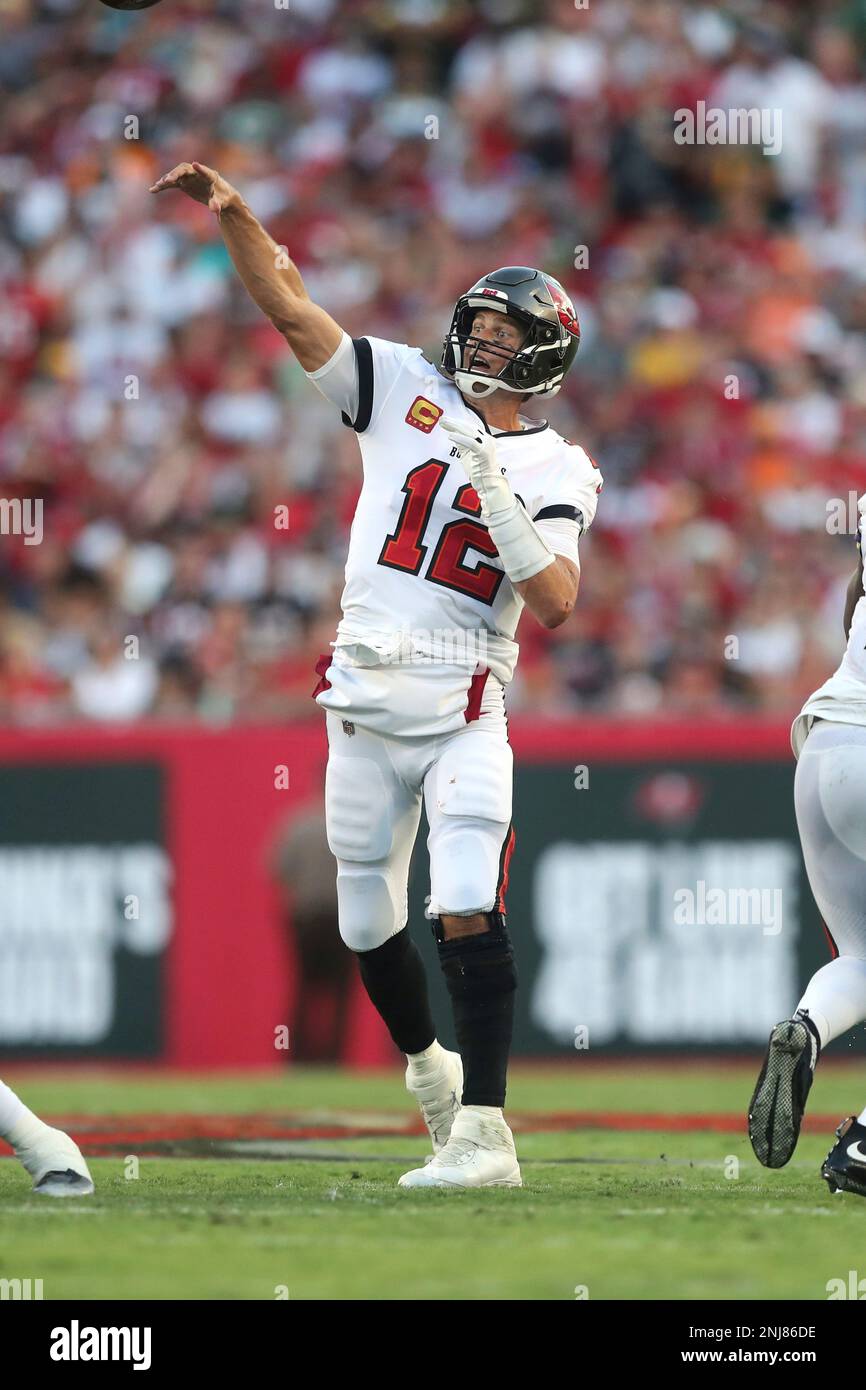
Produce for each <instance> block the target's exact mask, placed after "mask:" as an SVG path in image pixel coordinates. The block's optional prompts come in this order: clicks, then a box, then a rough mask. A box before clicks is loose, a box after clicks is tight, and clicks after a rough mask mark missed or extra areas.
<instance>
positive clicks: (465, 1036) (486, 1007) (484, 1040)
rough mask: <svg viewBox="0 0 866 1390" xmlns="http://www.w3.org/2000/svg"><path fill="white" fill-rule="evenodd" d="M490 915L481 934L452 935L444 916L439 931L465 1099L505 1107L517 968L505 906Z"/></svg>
mask: <svg viewBox="0 0 866 1390" xmlns="http://www.w3.org/2000/svg"><path fill="white" fill-rule="evenodd" d="M489 917H490V923H491V926H490V930H489V931H486V932H479V933H478V934H477V935H475V936H462V937H454V938H452V939H451V940H446V939H445V937H444V934H443V931H442V926H441V924H440V923H438V922H437V923H434V933H435V936H436V941H437V945H438V947H439V959H440V961H441V964H442V970H443V973H444V975H445V982H446V984H447V986H448V993H449V994H450V996H451V1004H452V1007H453V1009H454V1028H455V1032H456V1034H457V1047H458V1050H459V1052H460V1055H461V1056H462V1058H463V1104H464V1105H494V1106H499V1107H501V1106H503V1105H504V1104H505V1076H506V1071H507V1069H508V1054H509V1052H510V1051H511V1034H512V1029H513V1026H514V994H515V990H516V989H517V970H516V968H515V964H514V955H513V952H512V949H511V941H510V938H509V936H508V929H507V927H506V925H505V919H504V917H503V916H502V914H501V913H499V912H491V913H490V914H489Z"/></svg>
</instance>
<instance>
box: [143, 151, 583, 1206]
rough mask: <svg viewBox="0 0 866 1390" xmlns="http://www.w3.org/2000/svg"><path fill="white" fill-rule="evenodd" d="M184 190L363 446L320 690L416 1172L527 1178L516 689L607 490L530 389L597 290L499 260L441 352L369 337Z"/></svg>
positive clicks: (188, 170)
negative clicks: (521, 1147) (519, 1111)
mask: <svg viewBox="0 0 866 1390" xmlns="http://www.w3.org/2000/svg"><path fill="white" fill-rule="evenodd" d="M171 188H177V189H180V190H181V191H182V192H185V193H187V194H189V196H191V197H193V198H195V199H196V200H197V201H199V202H202V203H205V204H207V205H208V206H209V207H210V208H211V210H212V211H213V212H215V213H216V215H217V217H218V218H219V224H220V230H221V232H222V235H223V239H224V241H225V243H226V245H227V247H228V250H229V252H230V254H231V256H232V259H233V261H234V263H235V266H236V268H237V270H238V273H239V274H240V276H241V279H242V280H243V282H244V284H245V285H246V287H247V289H248V290H249V292H250V294H251V295H252V297H253V299H254V300H255V302H256V303H257V304H258V305H259V307H260V308H261V309H262V310H263V312H264V313H265V314H266V315H267V316H268V318H269V319H270V320H271V322H272V323H273V324H274V325H275V327H277V328H278V329H279V330H280V331H281V332H282V333H283V335H284V336H285V338H286V340H287V342H288V343H289V345H290V347H291V348H292V350H293V351H294V353H295V355H296V357H297V358H298V361H299V362H300V364H301V366H302V367H303V368H304V371H305V372H306V374H307V376H308V377H309V378H310V380H311V381H312V382H313V383H314V385H315V386H316V387H317V388H318V389H319V390H320V391H321V392H322V393H323V394H324V395H325V397H326V398H327V399H328V400H330V401H331V402H332V403H333V405H334V408H335V409H336V410H339V411H340V412H341V415H342V419H343V422H344V423H345V424H346V425H347V426H348V427H350V428H352V429H354V430H355V432H356V433H357V436H358V440H359V444H360V448H361V457H362V464H363V487H362V490H361V496H360V499H359V501H358V506H357V510H356V513H355V517H354V520H353V523H352V530H351V539H350V543H349V555H348V560H347V564H346V583H345V588H344V591H343V598H342V618H341V621H340V623H339V625H338V629H337V633H336V636H335V639H334V642H333V643H332V648H333V650H332V652H330V653H327V654H325V655H323V656H322V658H321V659H320V661H319V664H318V666H317V672H318V674H319V676H320V680H319V684H318V685H317V686H316V688H315V691H314V692H313V693H314V695H315V698H316V700H317V701H318V703H319V704H320V705H321V706H322V708H323V709H324V710H325V712H326V724H327V731H328V745H329V756H328V770H327V776H326V782H325V806H326V818H327V829H328V843H329V845H330V847H331V850H332V852H333V854H334V856H335V858H336V861H337V894H338V904H339V923H340V934H341V936H342V938H343V940H344V941H345V942H346V944H347V945H348V946H349V947H350V948H351V949H352V950H353V951H355V952H356V954H357V957H358V962H359V967H360V971H361V976H362V979H363V982H364V985H365V987H366V989H367V992H368V994H369V996H370V998H371V1000H372V1002H373V1003H374V1005H375V1007H376V1008H377V1009H378V1011H379V1013H380V1015H381V1017H382V1018H383V1020H384V1021H385V1023H386V1025H387V1027H388V1029H389V1031H390V1033H391V1036H392V1038H393V1039H394V1041H395V1043H396V1044H397V1046H398V1047H399V1048H400V1050H401V1051H402V1052H404V1053H405V1054H406V1057H407V1063H408V1065H407V1072H406V1084H407V1087H408V1089H409V1090H410V1092H412V1094H414V1095H415V1097H416V1098H417V1100H418V1102H419V1104H420V1107H421V1112H422V1115H423V1117H424V1120H425V1122H426V1124H427V1128H428V1130H429V1133H430V1136H431V1139H432V1143H433V1150H434V1154H433V1158H432V1160H431V1161H430V1162H429V1163H428V1164H427V1165H426V1166H425V1167H423V1168H418V1169H413V1170H412V1171H411V1172H409V1173H407V1174H404V1176H403V1177H402V1178H401V1179H400V1184H401V1186H404V1187H431V1186H438V1187H446V1188H448V1187H475V1186H519V1185H521V1176H520V1168H519V1165H518V1162H517V1157H516V1153H515V1149H514V1141H513V1138H512V1135H511V1131H510V1129H509V1127H508V1125H507V1124H506V1122H505V1119H504V1116H503V1105H504V1100H505V1080H506V1071H507V1065H508V1054H509V1050H510V1044H511V1032H512V1020H513V1011H514V992H515V990H516V987H517V976H516V970H515V964H514V957H513V951H512V946H511V940H510V937H509V934H508V928H507V925H506V919H505V890H506V887H507V882H508V874H509V867H510V860H511V855H512V850H513V847H514V831H513V829H512V825H511V794H512V793H511V784H512V754H511V748H510V746H509V743H508V732H507V723H506V719H505V709H504V698H503V697H504V690H505V687H506V686H507V685H508V683H509V681H510V680H511V679H512V676H513V674H514V668H515V663H516V661H517V653H518V647H517V643H516V641H515V633H516V629H517V624H518V620H519V618H520V615H521V612H522V610H523V608H524V606H526V607H528V608H529V610H530V612H531V613H532V615H533V616H534V617H535V619H536V620H537V621H539V622H541V623H542V624H543V625H544V626H546V627H556V626H558V625H559V624H560V623H562V622H563V621H565V619H566V618H567V617H568V615H569V614H570V613H571V611H572V609H573V607H574V603H575V599H576V597H577V590H578V584H579V577H580V566H579V556H578V545H579V540H580V536H581V535H582V533H583V532H584V531H585V530H586V528H587V527H588V526H589V525H590V523H591V522H592V519H593V517H594V515H595V509H596V505H597V500H598V494H599V492H600V490H601V475H600V473H599V471H598V468H597V466H596V465H595V463H594V462H593V460H592V459H591V458H590V457H589V456H588V455H587V454H586V453H585V452H584V450H583V449H581V448H580V447H579V446H578V445H575V444H572V443H570V442H569V441H568V440H565V439H563V438H562V437H561V436H560V435H558V434H557V433H556V432H555V431H554V430H552V429H551V428H550V426H549V425H548V424H547V422H546V421H541V422H538V421H533V420H531V419H528V418H526V417H524V416H523V415H521V413H520V407H521V405H522V404H523V403H524V402H525V401H526V400H528V399H530V398H531V397H533V396H542V397H548V398H550V397H552V396H554V395H555V394H556V392H557V391H558V390H559V388H560V385H561V383H562V380H563V377H564V376H565V373H566V372H567V371H568V370H569V368H570V366H571V365H572V362H573V361H574V357H575V354H576V352H577V348H578V343H579V339H580V330H579V326H578V322H577V318H576V315H575V312H574V307H573V305H572V303H571V301H570V299H569V297H568V295H567V293H566V292H565V290H564V289H563V287H562V285H561V284H560V283H559V282H558V281H557V280H555V279H553V277H552V276H550V275H546V274H544V273H543V272H542V271H539V270H536V269H533V268H532V267H528V266H505V267H503V268H501V269H499V270H495V271H492V272H491V273H489V274H487V275H484V276H482V277H481V278H480V279H479V280H478V281H476V283H475V284H474V285H472V286H471V287H470V288H469V289H468V290H467V291H466V293H465V294H463V295H461V297H460V299H459V300H458V302H457V304H456V306H455V308H454V312H453V315H452V320H451V324H450V327H449V329H448V331H447V333H446V335H445V339H444V343H443V352H442V357H441V361H440V362H439V363H438V365H436V366H434V365H433V364H432V363H430V362H429V361H427V360H426V359H425V358H424V356H423V355H422V353H421V351H420V349H418V348H416V347H410V346H407V345H406V344H402V343H393V342H388V341H386V340H384V339H381V338H376V337H366V336H365V337H358V338H355V339H352V338H350V337H349V335H348V334H347V333H346V332H345V331H344V330H343V329H342V328H341V327H340V326H339V324H337V323H336V322H335V321H334V319H333V318H332V317H331V316H330V315H329V314H327V313H326V312H325V310H324V309H322V308H321V307H320V306H318V305H316V304H314V303H313V302H312V301H311V300H310V298H309V295H308V294H307V291H306V289H305V288H304V284H303V281H302V279H301V276H300V274H299V272H298V270H297V267H296V266H295V265H294V264H293V263H292V262H291V260H290V259H289V258H288V255H287V253H286V250H285V248H281V247H278V246H277V245H276V244H275V243H274V241H273V240H272V238H271V237H270V236H269V235H268V233H267V232H266V231H265V230H264V228H263V227H262V226H261V224H260V223H259V222H258V221H257V220H256V218H255V217H254V216H253V214H252V213H251V212H250V210H249V208H248V207H247V205H246V204H245V203H244V201H243V199H242V198H241V196H240V195H239V194H238V193H237V191H236V190H235V189H234V188H232V187H231V185H230V184H228V183H227V182H226V181H225V179H223V178H222V177H221V176H220V175H219V174H217V173H216V172H215V171H214V170H212V169H208V168H207V167H206V166H204V165H201V164H182V165H179V166H178V167H177V168H176V169H173V170H172V171H171V173H169V174H167V175H166V176H165V177H164V178H162V179H160V180H159V181H158V182H157V183H156V184H155V185H154V186H153V189H152V191H153V192H156V193H160V192H163V191H165V190H166V189H171ZM422 805H423V806H424V808H425V809H426V813H427V820H428V823H429V827H430V833H429V836H428V840H427V845H428V849H429V853H430V889H431V891H430V898H429V906H428V909H427V915H428V917H429V918H430V919H431V922H432V924H433V929H434V934H435V937H436V941H437V945H438V952H439V958H440V962H441V965H442V969H443V972H444V976H445V980H446V984H447V987H448V992H449V995H450V998H451V1003H452V1007H453V1012H454V1028H455V1034H456V1038H457V1044H458V1049H459V1050H458V1051H455V1052H452V1051H448V1050H446V1049H444V1048H443V1047H441V1045H440V1044H439V1042H438V1041H437V1039H436V1031H435V1028H434V1025H433V1021H432V1017H431V1013H430V1006H429V1002H428V998H427V985H426V979H425V975H424V968H423V964H422V961H421V957H420V954H419V952H418V950H417V947H416V946H415V945H414V943H413V942H412V940H411V938H410V936H409V933H408V930H407V918H408V906H407V899H408V891H407V884H408V875H409V863H410V858H411V854H412V849H413V846H414V843H415V839H416V836H417V832H418V827H419V824H420V817H421V809H422Z"/></svg>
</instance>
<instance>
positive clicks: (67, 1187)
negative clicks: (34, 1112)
mask: <svg viewBox="0 0 866 1390" xmlns="http://www.w3.org/2000/svg"><path fill="white" fill-rule="evenodd" d="M12 1147H13V1150H14V1152H15V1157H16V1158H17V1159H19V1160H20V1162H21V1163H23V1165H24V1167H25V1168H26V1169H27V1172H28V1173H29V1174H30V1176H31V1178H32V1179H33V1191H34V1192H38V1193H39V1195H40V1196H42V1197H89V1196H90V1194H91V1192H92V1191H93V1179H92V1178H91V1176H90V1171H89V1169H88V1167H87V1164H86V1163H85V1161H84V1156H83V1154H82V1152H81V1150H80V1149H79V1147H78V1145H77V1144H76V1143H75V1141H74V1140H73V1139H70V1137H69V1135H68V1134H64V1133H63V1130H62V1129H52V1128H51V1126H50V1125H46V1124H43V1123H42V1121H41V1120H40V1121H39V1122H38V1128H37V1127H36V1126H34V1125H32V1124H28V1127H27V1132H26V1134H25V1135H24V1136H22V1137H21V1139H20V1140H19V1141H18V1142H13V1144H12Z"/></svg>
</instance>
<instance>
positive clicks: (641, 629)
mask: <svg viewBox="0 0 866 1390" xmlns="http://www.w3.org/2000/svg"><path fill="white" fill-rule="evenodd" d="M0 30H2V41H0V364H2V365H0V496H2V497H3V498H5V499H11V498H15V497H22V498H23V497H29V498H41V499H43V503H44V523H43V539H42V541H41V543H40V544H27V543H25V538H24V537H20V536H18V537H16V536H4V537H3V538H2V539H0V546H2V557H0V722H2V723H4V724H10V723H12V724H43V723H46V722H51V721H57V720H67V719H70V718H72V719H75V718H78V719H89V720H128V719H138V718H150V719H161V720H176V719H179V720H187V719H200V720H210V721H238V720H266V719H282V718H287V717H304V718H314V717H317V715H318V711H317V709H316V707H315V705H314V704H313V702H312V700H311V699H310V692H311V690H312V688H313V685H314V684H315V679H316V678H315V674H314V670H313V668H314V663H315V660H316V657H317V656H318V655H319V653H320V652H323V651H326V650H327V649H328V642H329V641H330V640H331V639H332V637H333V636H334V630H335V627H336V622H337V618H338V616H339V595H340V591H341V587H342V572H343V565H344V560H345V552H346V546H347V540H348V530H349V525H350V522H351V518H352V514H353V509H354V504H355V501H356V498H357V494H358V488H359V480H360V469H359V455H358V450H357V443H356V439H355V436H354V434H353V433H352V431H351V430H347V429H345V428H344V427H343V425H342V424H341V422H340V420H339V417H338V415H337V413H336V412H335V411H334V410H333V408H332V407H331V406H329V405H328V404H327V402H326V401H325V400H324V399H323V398H321V397H320V395H319V394H318V392H316V391H315V389H314V388H312V387H311V386H310V385H309V383H308V382H307V381H306V380H305V378H304V376H303V373H302V372H301V370H300V368H299V367H298V364H297V363H296V362H295V360H294V359H293V357H292V355H291V353H290V352H289V350H288V349H287V347H286V345H285V343H284V342H283V340H282V339H281V338H280V336H279V335H278V334H277V333H276V332H275V331H274V330H273V328H272V327H271V326H270V325H269V324H268V323H267V322H266V321H265V320H264V319H263V318H262V317H261V316H260V315H259V314H258V312H257V311H256V309H255V307H254V306H253V305H252V304H251V302H249V301H248V299H247V298H246V296H245V293H244V291H243V289H242V287H241V286H240V284H239V282H238V280H237V278H236V276H235V275H234V273H233V271H232V269H231V265H230V262H229V260H228V257H227V255H226V253H225V251H224V248H223V246H222V242H221V240H220V238H219V235H218V230H217V228H216V226H215V224H214V221H213V218H212V217H211V216H210V215H209V214H208V213H207V211H206V210H205V209H204V208H202V207H200V206H198V205H196V204H194V203H192V202H191V201H190V200H189V199H186V198H184V197H182V196H180V195H174V194H168V195H161V196H160V197H153V196H150V195H149V194H148V192H147V189H148V186H149V184H150V183H151V182H152V181H153V180H154V179H155V178H156V177H157V176H158V175H159V174H161V173H164V172H166V171H167V170H168V169H169V168H171V167H172V166H173V165H174V164H175V163H177V162H179V161H180V160H183V159H200V160H203V161H204V162H206V163H208V164H211V165H213V166H215V167H217V168H218V169H219V170H220V171H221V172H222V173H224V174H225V175H226V177H228V178H229V179H230V180H231V181H232V182H233V183H235V184H236V185H237V186H238V187H239V188H240V189H241V191H242V192H243V194H244V195H245V197H246V198H247V200H248V201H249V203H250V205H251V206H252V208H253V210H254V211H255V212H256V214H257V215H258V216H259V217H260V218H261V219H262V221H263V222H264V223H265V225H266V226H267V227H268V229H269V230H270V231H271V232H272V234H273V235H274V237H275V239H276V240H277V241H278V242H280V243H284V244H285V245H286V246H287V247H288V248H289V251H290V252H291V255H292V257H293V258H294V259H295V260H296V262H297V263H298V265H299V267H300V269H301V271H302V273H303V275H304V278H305V282H306V284H307V287H308V290H309V293H310V295H311V297H312V298H314V299H316V300H318V301H319V302H320V303H322V304H323V305H324V306H325V307H326V308H327V309H328V310H329V311H331V312H332V313H333V314H334V315H335V317H336V318H337V319H338V321H339V322H340V323H341V324H342V325H343V326H344V327H345V328H346V329H347V330H348V331H349V332H350V333H353V334H356V335H357V334H363V333H371V334H374V335H377V336H380V337H386V338H393V339H395V340H397V341H399V342H409V343H412V344H417V345H420V346H422V347H423V348H424V349H425V351H427V353H428V355H429V356H430V357H431V358H432V360H434V361H438V359H439V354H440V351H441V342H442V337H443V334H444V332H445V330H446V328H447V326H448V323H449V320H450V316H451V311H452V307H453V303H454V301H455V299H456V298H457V296H458V295H459V294H460V293H461V292H462V291H463V290H464V289H465V288H466V287H467V286H468V285H469V284H471V283H472V282H473V280H474V279H476V278H477V277H478V276H479V275H480V274H482V273H484V272H485V271H487V270H490V269H492V268H494V267H496V266H498V265H503V264H529V265H535V266H540V267H543V268H544V269H546V270H547V271H549V272H551V273H552V274H554V275H555V276H557V277H558V278H560V279H561V280H562V281H563V282H564V283H565V284H566V286H567V287H568V288H569V289H570V290H571V292H572V293H573V296H574V300H575V303H576V306H577V308H578V313H579V316H580V319H581V324H582V329H583V338H582V343H581V348H580V352H579V354H578V358H577V362H576V365H575V367H574V369H573V371H572V373H571V375H570V377H569V378H568V379H567V381H566V384H565V386H564V388H563V390H562V392H561V393H560V395H559V397H558V398H557V399H556V400H554V401H552V402H551V403H550V404H549V406H548V407H547V408H546V409H542V407H541V406H540V405H537V404H536V405H534V406H533V407H532V408H531V412H530V413H534V414H535V415H536V416H539V417H540V416H542V415H546V416H547V417H548V418H549V419H550V421H551V423H552V424H553V425H554V426H555V427H556V428H557V429H558V430H560V431H561V432H562V433H563V434H565V435H566V436H567V437H568V438H570V439H573V440H576V441H578V442H580V443H582V444H583V445H584V446H585V447H586V448H587V449H588V450H589V452H590V453H591V454H592V455H593V457H594V458H595V459H597V460H598V462H599V464H600V466H601V469H602V472H603V474H604V477H605V487H604V491H603V493H602V495H601V498H600V506H599V511H598V517H597V520H596V522H595V525H594V526H593V528H592V530H591V532H590V533H589V535H588V536H587V537H586V538H585V540H584V541H583V542H582V552H581V553H582V566H583V573H582V583H581V592H580V598H579V603H578V609H577V611H576V613H575V615H574V617H573V618H572V619H571V620H570V621H569V622H568V623H567V624H565V625H564V626H563V627H561V628H559V629H556V630H554V631H552V632H550V631H546V630H544V629H542V628H541V627H540V626H539V625H538V624H537V623H535V622H534V621H533V620H532V619H531V617H529V616H524V619H523V621H522V624H521V628H520V631H519V633H518V636H519V639H520V641H521V648H522V656H521V662H520V665H519V668H518V676H517V678H516V680H515V683H514V686H513V688H512V690H511V693H510V708H511V709H512V711H514V712H519V711H520V710H524V709H525V710H531V711H532V712H533V713H534V714H537V715H551V716H567V715H569V714H570V713H574V712H589V713H593V714H599V715H631V716H635V717H638V716H659V717H671V716H673V717H678V718H682V717H687V716H690V715H695V716H704V715H711V716H720V717H731V716H734V717H736V716H737V715H738V714H742V713H743V712H747V711H753V712H760V713H763V712H766V713H769V714H778V715H783V714H789V713H792V712H793V711H794V710H795V709H796V708H797V707H798V706H799V703H800V701H801V700H802V698H803V696H804V695H805V694H807V693H808V692H809V691H810V690H811V689H812V688H813V687H814V686H815V685H817V684H819V683H820V682H821V681H822V680H823V679H825V678H826V676H827V675H828V674H829V673H830V670H831V669H832V668H833V666H834V665H835V664H836V661H837V660H838V657H839V654H840V652H841V648H842V630H841V614H842V594H843V590H844V587H845V584H846V583H847V580H848V578H849V576H850V573H851V572H852V569H853V566H854V563H855V551H854V547H853V541H852V538H851V535H850V534H847V535H845V534H841V535H840V534H832V532H833V531H834V530H836V531H838V530H839V529H840V528H839V527H838V526H836V527H833V526H829V527H828V513H827V502H828V499H829V498H838V499H843V500H845V499H847V498H848V495H849V493H851V492H854V493H860V492H863V491H866V336H864V329H866V236H864V223H866V80H864V61H866V2H864V0H857V2H856V3H845V0H835V3H826V2H825V3H821V0H812V3H808V4H807V3H793V0H788V3H779V4H768V3H748V0H740V3H735V2H732V3H726V4H718V5H701V4H700V3H698V4H690V3H684V4H679V3H674V2H673V0H657V2H654V0H591V3H589V4H588V5H586V6H581V5H580V4H575V3H574V0H357V2H353V0H342V3H340V2H339V0H163V3H161V4H158V5H156V6H155V7H153V8H151V9H148V10H146V11H144V12H143V13H140V14H124V13H121V12H117V11H115V10H113V9H110V8H107V7H106V6H104V5H102V4H100V3H98V0H0ZM701 101H703V102H706V103H707V105H708V106H711V107H721V108H723V109H730V108H740V107H742V108H750V107H764V108H769V109H772V110H774V111H781V113H782V147H781V150H780V151H779V153H778V154H775V155H773V154H765V153H764V152H763V150H762V149H761V147H760V146H759V145H743V144H740V145H734V144H730V145H710V144H680V143H678V142H677V141H676V140H675V139H674V123H675V122H674V112H675V111H677V110H679V109H682V108H691V109H697V103H698V102H701ZM285 508H287V509H288V510H287V516H288V524H287V525H277V524H275V516H277V515H279V516H281V517H285V515H286V513H285V512H284V511H281V510H280V509H285ZM841 529H842V530H843V532H844V527H843V528H841Z"/></svg>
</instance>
